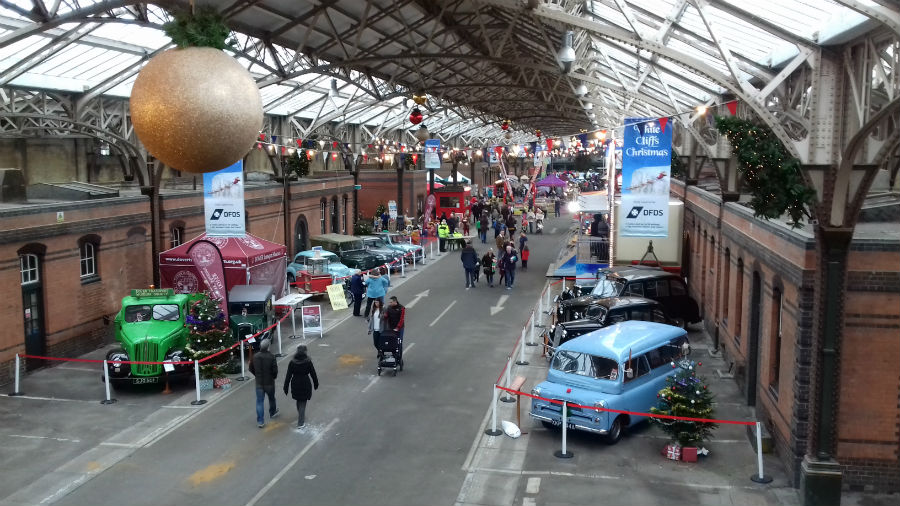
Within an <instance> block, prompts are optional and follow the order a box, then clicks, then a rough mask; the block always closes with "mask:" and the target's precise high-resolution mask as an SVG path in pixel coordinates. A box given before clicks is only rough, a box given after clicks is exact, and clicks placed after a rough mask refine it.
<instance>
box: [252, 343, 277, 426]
mask: <svg viewBox="0 0 900 506" xmlns="http://www.w3.org/2000/svg"><path fill="white" fill-rule="evenodd" d="M271 342H272V341H270V340H268V339H263V340H262V341H260V343H259V351H258V352H256V354H254V355H253V360H251V361H250V373H251V374H253V376H254V377H256V380H255V381H256V426H257V427H259V428H260V429H261V428H263V427H265V426H266V416H265V401H266V396H268V397H269V418H275V417H276V416H278V405H277V404H276V402H275V378H277V377H278V362H277V361H275V355H272V354H271V353H270V352H269V344H271Z"/></svg>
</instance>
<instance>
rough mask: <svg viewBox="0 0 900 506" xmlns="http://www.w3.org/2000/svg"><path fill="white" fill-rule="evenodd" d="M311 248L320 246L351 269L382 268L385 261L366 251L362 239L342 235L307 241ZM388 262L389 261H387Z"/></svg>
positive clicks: (320, 237) (318, 237) (319, 237)
mask: <svg viewBox="0 0 900 506" xmlns="http://www.w3.org/2000/svg"><path fill="white" fill-rule="evenodd" d="M309 243H310V245H311V246H313V247H315V246H321V247H322V249H324V250H325V251H330V252H332V253H334V254H335V255H337V256H338V258H340V259H341V263H342V264H344V265H346V266H347V267H350V268H353V269H361V270H369V269H372V268H374V267H379V266H382V265H384V264H385V263H386V261H385V260H382V259H379V258H378V256H376V255H373V254H372V253H370V252H369V251H367V250H366V246H365V245H364V244H363V241H362V239H360V238H359V237H354V236H351V235H343V234H322V235H316V236H313V237H311V238H310V239H309ZM388 261H389V260H388Z"/></svg>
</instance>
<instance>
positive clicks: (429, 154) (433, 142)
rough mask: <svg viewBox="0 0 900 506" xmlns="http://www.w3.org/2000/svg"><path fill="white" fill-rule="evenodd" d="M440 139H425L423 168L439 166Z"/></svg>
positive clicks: (437, 167) (436, 167)
mask: <svg viewBox="0 0 900 506" xmlns="http://www.w3.org/2000/svg"><path fill="white" fill-rule="evenodd" d="M440 151H441V140H440V139H428V140H426V141H425V168H426V169H440V168H441V153H440Z"/></svg>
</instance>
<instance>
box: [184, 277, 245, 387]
mask: <svg viewBox="0 0 900 506" xmlns="http://www.w3.org/2000/svg"><path fill="white" fill-rule="evenodd" d="M205 295H206V297H203V298H201V299H200V300H198V301H196V302H194V305H193V306H192V307H191V314H189V315H187V319H186V320H187V325H188V326H189V327H190V329H191V331H190V334H189V335H188V343H187V346H186V347H185V351H186V352H187V356H188V358H189V359H190V360H203V359H205V358H206V357H209V356H210V355H215V354H216V353H219V352H220V351H223V350H225V349H226V348H228V347H229V346H231V345H232V344H233V341H234V339H232V336H231V331H230V329H229V328H228V320H227V319H226V318H225V313H224V312H223V311H222V308H221V307H220V300H219V299H216V298H214V297H212V296H210V295H209V293H206V294H205ZM232 355H233V354H232V353H222V354H221V355H217V356H216V357H214V358H212V359H209V360H207V361H205V362H202V363H201V365H200V376H202V377H203V378H221V377H223V376H224V375H225V374H224V373H225V372H228V371H230V369H231V367H230V364H229V362H231V361H232V360H233V359H232Z"/></svg>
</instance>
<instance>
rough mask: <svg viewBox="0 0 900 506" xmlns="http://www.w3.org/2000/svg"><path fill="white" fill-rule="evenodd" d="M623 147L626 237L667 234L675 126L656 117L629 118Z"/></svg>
mask: <svg viewBox="0 0 900 506" xmlns="http://www.w3.org/2000/svg"><path fill="white" fill-rule="evenodd" d="M624 140H625V144H624V146H623V149H622V206H621V208H620V213H619V233H620V234H621V235H622V236H624V237H668V235H669V216H668V213H669V176H670V174H671V167H672V128H671V127H669V128H665V126H664V125H663V126H661V125H660V123H659V122H658V121H657V120H656V119H654V118H626V119H625V134H624Z"/></svg>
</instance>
